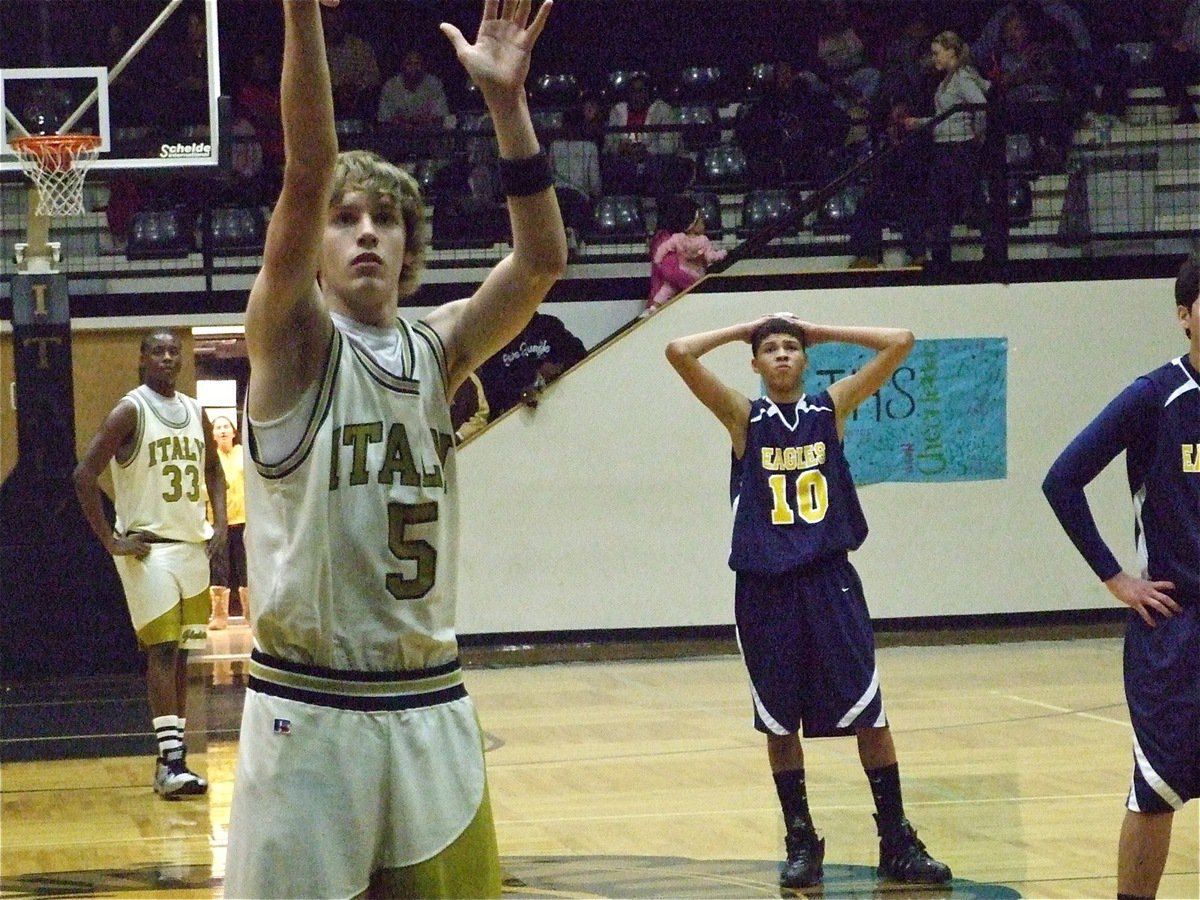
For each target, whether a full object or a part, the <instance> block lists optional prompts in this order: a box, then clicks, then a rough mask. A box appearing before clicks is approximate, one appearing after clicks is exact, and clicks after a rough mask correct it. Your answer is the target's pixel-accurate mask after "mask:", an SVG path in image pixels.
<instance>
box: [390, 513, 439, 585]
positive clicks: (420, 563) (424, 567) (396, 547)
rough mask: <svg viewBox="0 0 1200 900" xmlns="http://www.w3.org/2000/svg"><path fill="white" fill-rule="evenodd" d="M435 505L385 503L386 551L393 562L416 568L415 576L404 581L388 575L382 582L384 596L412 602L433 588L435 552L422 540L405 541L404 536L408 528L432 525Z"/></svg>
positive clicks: (397, 574)
mask: <svg viewBox="0 0 1200 900" xmlns="http://www.w3.org/2000/svg"><path fill="white" fill-rule="evenodd" d="M437 517H438V505H437V504H436V503H432V502H430V503H389V504H388V549H389V550H391V551H392V555H393V556H394V557H396V559H398V560H401V561H403V562H413V563H415V564H416V567H417V570H416V574H415V575H413V576H412V577H411V578H405V577H404V576H403V575H401V574H400V573H399V572H392V573H391V574H389V575H388V576H387V577H386V578H385V579H384V583H385V584H386V585H387V589H388V593H390V594H391V595H392V596H393V597H395V598H396V599H397V600H416V599H418V598H420V597H424V596H425V595H426V594H428V593H429V589H430V588H432V587H433V580H434V575H435V573H436V572H437V548H435V547H434V546H433V545H432V544H430V543H429V541H426V540H423V539H420V538H418V539H416V540H409V539H408V538H407V536H406V534H405V532H406V531H407V529H408V527H409V526H410V525H425V524H428V523H429V522H436V521H437Z"/></svg>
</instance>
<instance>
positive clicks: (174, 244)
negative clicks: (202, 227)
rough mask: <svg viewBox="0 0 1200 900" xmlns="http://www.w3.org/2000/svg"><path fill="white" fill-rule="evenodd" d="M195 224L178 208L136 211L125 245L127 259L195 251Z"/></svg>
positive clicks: (171, 256) (181, 255)
mask: <svg viewBox="0 0 1200 900" xmlns="http://www.w3.org/2000/svg"><path fill="white" fill-rule="evenodd" d="M193 244H194V239H193V235H192V227H191V225H190V224H189V223H188V222H187V221H186V217H185V216H184V213H183V211H182V210H179V209H174V208H172V209H144V210H142V211H141V212H138V213H135V214H134V216H133V221H132V222H131V223H130V226H129V242H128V243H127V244H126V245H125V256H126V258H128V259H182V258H184V257H186V256H187V255H188V254H189V253H191V252H192V247H193Z"/></svg>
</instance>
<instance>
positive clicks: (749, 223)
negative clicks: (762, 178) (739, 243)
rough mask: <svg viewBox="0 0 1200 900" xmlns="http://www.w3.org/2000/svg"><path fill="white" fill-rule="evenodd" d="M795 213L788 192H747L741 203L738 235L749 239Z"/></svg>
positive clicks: (792, 200) (793, 199) (771, 189)
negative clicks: (757, 232) (755, 233)
mask: <svg viewBox="0 0 1200 900" xmlns="http://www.w3.org/2000/svg"><path fill="white" fill-rule="evenodd" d="M795 211H796V201H795V198H794V197H793V196H792V193H791V192H790V191H786V190H780V189H778V188H765V189H759V190H753V191H748V192H747V193H746V195H745V198H744V199H743V201H742V220H741V228H740V229H739V234H740V235H741V236H742V237H749V236H750V235H751V234H753V233H754V232H756V231H761V230H762V229H764V228H767V227H769V226H771V225H775V224H777V223H779V222H781V221H783V220H785V219H787V218H788V217H789V216H791V215H792V214H793V213H794V212H795Z"/></svg>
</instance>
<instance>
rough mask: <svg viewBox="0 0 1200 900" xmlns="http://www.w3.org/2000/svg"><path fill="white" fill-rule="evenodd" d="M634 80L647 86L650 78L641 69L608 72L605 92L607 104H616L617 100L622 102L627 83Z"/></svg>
mask: <svg viewBox="0 0 1200 900" xmlns="http://www.w3.org/2000/svg"><path fill="white" fill-rule="evenodd" d="M635 78H640V79H642V80H643V81H645V82H646V83H647V84H649V83H650V76H649V75H647V74H646V73H645V72H644V71H643V70H641V69H613V70H612V71H611V72H609V73H608V79H607V80H608V86H607V90H606V92H605V93H606V95H607V97H608V100H609V102H610V103H616V102H617V101H618V100H624V99H625V91H626V89H627V88H628V87H629V82H631V81H633V80H634V79H635Z"/></svg>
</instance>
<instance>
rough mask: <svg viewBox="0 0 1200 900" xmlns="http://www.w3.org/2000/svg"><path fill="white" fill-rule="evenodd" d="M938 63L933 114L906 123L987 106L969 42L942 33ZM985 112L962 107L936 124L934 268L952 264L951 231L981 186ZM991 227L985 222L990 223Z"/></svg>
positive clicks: (916, 124)
mask: <svg viewBox="0 0 1200 900" xmlns="http://www.w3.org/2000/svg"><path fill="white" fill-rule="evenodd" d="M931 52H932V55H933V65H934V67H935V68H936V69H937V70H938V71H939V72H942V73H944V74H943V77H942V80H941V82H940V83H939V84H938V87H937V91H936V93H935V94H934V97H933V105H934V115H933V116H932V117H926V118H908V119H906V120H905V122H904V124H905V127H906V128H908V129H909V130H910V131H912V130H915V129H917V128H920V127H921V126H923V125H926V124H928V123H929V122H930V121H932V120H934V119H936V118H937V117H938V116H940V115H941V114H942V113H944V112H946V111H947V110H950V109H953V108H954V107H956V106H962V105H970V106H978V107H982V105H983V104H984V103H986V102H987V98H986V96H985V92H986V91H987V89H988V88H989V87H990V86H991V85H990V83H989V82H988V80H987V79H986V78H984V77H983V76H982V75H980V74H979V72H978V71H977V70H976V69H975V67H974V66H973V65H971V53H970V50H969V49H968V47H967V45H966V43H964V42H963V39H962V38H960V37H959V36H958V35H957V34H956V33H954V32H953V31H943V32H942V33H941V34H939V35H938V36H937V37H935V38H934V39H933V43H932V45H931ZM985 124H986V115H985V114H984V111H983V109H982V108H979V109H974V110H962V111H960V112H956V113H954V114H952V115H950V116H947V117H946V118H945V119H942V120H941V121H940V122H938V123H937V124H936V125H934V126H933V142H934V146H933V162H932V168H931V169H930V173H929V205H930V231H929V249H930V260H931V262H932V263H933V264H934V265H935V266H939V267H940V266H944V265H946V264H947V263H949V262H950V229H951V228H952V227H953V226H954V224H955V222H958V221H960V220H961V219H962V214H963V211H964V210H965V209H966V208H967V205H968V203H970V202H972V200H973V199H974V198H975V196H976V192H977V191H978V188H979V170H980V147H981V145H982V144H983V137H984V128H985ZM985 227H986V222H985Z"/></svg>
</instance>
